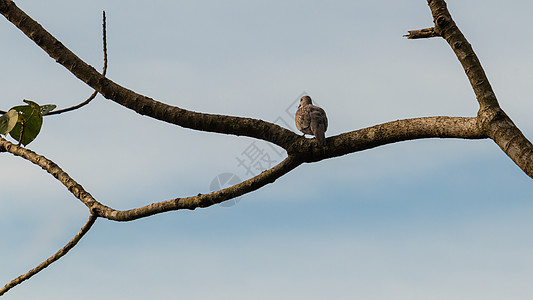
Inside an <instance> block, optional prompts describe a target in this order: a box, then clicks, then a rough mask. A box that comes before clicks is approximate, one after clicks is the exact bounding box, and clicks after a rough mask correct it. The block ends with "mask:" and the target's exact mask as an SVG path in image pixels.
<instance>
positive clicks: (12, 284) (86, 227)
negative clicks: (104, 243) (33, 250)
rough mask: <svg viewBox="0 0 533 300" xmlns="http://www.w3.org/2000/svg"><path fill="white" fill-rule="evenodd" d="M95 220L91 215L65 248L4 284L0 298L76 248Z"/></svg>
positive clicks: (0, 291) (93, 215)
mask: <svg viewBox="0 0 533 300" xmlns="http://www.w3.org/2000/svg"><path fill="white" fill-rule="evenodd" d="M96 219H97V216H96V215H95V214H92V213H91V215H90V216H89V220H87V223H85V225H83V227H82V228H81V229H80V231H79V232H78V233H77V234H76V235H75V236H74V238H72V240H70V242H68V244H66V245H65V247H63V248H61V249H60V250H59V251H58V252H57V253H55V254H54V255H52V256H51V257H50V258H48V259H47V260H45V261H43V262H42V263H41V264H39V265H38V266H37V267H35V268H33V269H31V270H30V271H28V273H26V274H23V275H20V276H19V277H17V278H15V279H13V280H12V281H11V282H9V283H8V284H6V285H5V286H4V287H3V288H2V289H0V296H2V295H3V294H5V293H6V292H7V291H9V290H10V289H12V288H14V287H15V286H17V285H19V284H21V283H22V282H23V281H25V280H27V279H30V278H31V277H32V276H33V275H35V274H37V273H39V272H40V271H42V270H43V269H45V268H46V267H48V266H49V265H51V264H52V263H54V262H56V261H57V260H58V259H60V258H61V257H63V256H64V255H65V254H67V253H68V252H69V251H70V249H72V248H73V247H74V246H76V244H78V242H79V241H80V240H81V238H82V237H83V236H84V235H85V234H86V233H87V232H89V230H90V229H91V227H92V226H93V224H94V222H95V221H96Z"/></svg>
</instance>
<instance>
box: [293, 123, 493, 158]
mask: <svg viewBox="0 0 533 300" xmlns="http://www.w3.org/2000/svg"><path fill="white" fill-rule="evenodd" d="M424 138H461V139H483V138H487V136H486V135H485V134H484V132H483V131H482V130H481V127H480V125H479V124H478V121H477V118H462V117H444V116H441V117H424V118H415V119H405V120H397V121H392V122H388V123H383V124H379V125H375V126H372V127H368V128H363V129H359V130H355V131H351V132H347V133H343V134H340V135H337V136H333V137H330V138H328V139H327V146H326V149H325V150H324V151H320V149H315V148H313V147H312V144H311V142H307V143H300V142H298V143H295V144H294V146H293V147H291V148H290V149H289V154H297V155H298V156H301V157H302V159H303V160H304V161H306V162H311V161H319V160H322V159H326V158H332V157H337V156H341V155H345V154H348V153H353V152H358V151H362V150H367V149H371V148H375V147H378V146H383V145H386V144H392V143H397V142H401V141H407V140H416V139H424Z"/></svg>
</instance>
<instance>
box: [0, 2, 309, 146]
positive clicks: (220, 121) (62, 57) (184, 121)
mask: <svg viewBox="0 0 533 300" xmlns="http://www.w3.org/2000/svg"><path fill="white" fill-rule="evenodd" d="M0 13H2V14H3V15H4V16H5V17H6V18H7V19H8V20H9V21H10V22H11V23H13V24H14V25H15V26H17V27H18V28H19V29H20V30H21V31H22V32H24V33H25V34H26V35H27V36H28V37H29V38H30V39H31V40H33V41H34V42H35V43H36V44H37V45H38V46H39V47H41V48H42V49H43V50H44V51H45V52H46V53H48V55H50V56H51V57H52V58H54V59H55V60H56V61H57V62H58V63H60V64H61V65H62V66H64V67H65V68H67V69H68V70H69V71H70V72H71V73H72V74H74V76H76V77H78V78H79V79H80V80H82V81H83V82H85V83H86V84H87V85H89V86H90V87H92V88H93V89H95V90H96V91H98V92H99V93H100V94H102V95H103V96H104V97H105V98H108V99H111V100H113V101H115V102H117V103H118V104H120V105H123V106H125V107H127V108H130V109H132V110H134V111H136V112H138V113H139V114H141V115H146V116H150V117H152V118H155V119H158V120H161V121H165V122H168V123H172V124H176V125H179V126H182V127H185V128H190V129H195V130H201V131H209V132H218V133H225V134H233V135H239V136H249V137H253V138H257V139H262V140H265V141H268V142H272V143H274V144H276V145H278V146H280V147H282V148H284V149H287V148H288V147H289V145H290V144H292V143H293V142H294V141H295V140H296V139H297V138H298V135H297V134H295V133H294V132H292V131H290V130H288V129H285V128H282V127H280V126H278V125H276V124H273V123H269V122H265V121H262V120H257V119H251V118H241V117H233V116H223V115H214V114H206V113H199V112H194V111H189V110H185V109H182V108H179V107H175V106H171V105H167V104H164V103H162V102H159V101H156V100H154V99H152V98H149V97H146V96H143V95H140V94H137V93H135V92H134V91H132V90H129V89H126V88H124V87H122V86H120V85H118V84H116V83H115V82H113V81H111V80H109V79H108V78H106V77H105V76H103V75H102V74H100V73H99V72H98V71H97V70H96V69H95V68H94V67H92V66H90V65H88V64H87V63H85V62H84V61H83V60H81V59H80V58H79V57H77V56H76V55H75V54H74V53H72V51H70V50H69V49H68V48H67V47H65V46H64V45H63V44H62V43H61V42H60V41H58V40H57V39H56V38H55V37H53V36H52V35H51V34H50V33H49V32H47V31H46V30H45V29H44V28H43V27H42V26H41V25H39V24H38V23H37V22H36V21H34V20H33V19H32V18H31V17H30V16H28V15H27V14H26V13H24V12H23V11H22V10H20V9H19V8H18V7H17V6H16V5H15V3H13V2H12V1H9V0H0Z"/></svg>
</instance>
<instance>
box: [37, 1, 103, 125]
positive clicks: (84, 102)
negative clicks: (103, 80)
mask: <svg viewBox="0 0 533 300" xmlns="http://www.w3.org/2000/svg"><path fill="white" fill-rule="evenodd" d="M102 20H103V21H102V39H103V44H104V68H103V69H102V75H104V76H105V75H106V73H107V32H106V27H107V25H106V17H105V10H104V11H103V14H102ZM96 95H98V92H97V91H94V92H93V93H92V95H91V96H89V98H87V100H85V101H83V102H82V103H80V104H78V105H74V106H72V107H68V108H65V109H60V110H56V111H52V112H50V113H48V114H47V115H46V116H51V115H58V114H61V113H65V112H68V111H73V110H76V109H78V108H81V107H83V106H85V105H87V104H89V102H91V101H92V100H93V99H94V98H96Z"/></svg>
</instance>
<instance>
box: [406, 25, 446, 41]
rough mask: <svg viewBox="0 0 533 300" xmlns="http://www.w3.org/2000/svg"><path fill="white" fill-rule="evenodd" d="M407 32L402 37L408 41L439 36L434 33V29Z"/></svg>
mask: <svg viewBox="0 0 533 300" xmlns="http://www.w3.org/2000/svg"><path fill="white" fill-rule="evenodd" d="M407 32H408V34H406V35H404V37H406V38H408V39H410V40H414V39H427V38H432V37H437V36H439V34H438V33H436V32H435V27H431V28H424V29H417V30H409V31H407Z"/></svg>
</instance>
